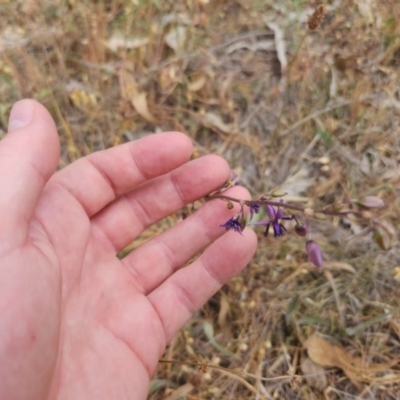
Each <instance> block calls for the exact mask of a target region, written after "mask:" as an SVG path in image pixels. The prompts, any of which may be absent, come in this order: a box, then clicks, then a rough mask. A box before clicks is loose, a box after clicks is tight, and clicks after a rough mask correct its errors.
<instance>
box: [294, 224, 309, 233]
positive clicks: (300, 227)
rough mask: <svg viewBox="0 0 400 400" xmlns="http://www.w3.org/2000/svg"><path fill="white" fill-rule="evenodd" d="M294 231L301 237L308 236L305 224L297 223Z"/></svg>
mask: <svg viewBox="0 0 400 400" xmlns="http://www.w3.org/2000/svg"><path fill="white" fill-rule="evenodd" d="M294 231H295V232H296V233H297V234H298V235H299V236H306V235H307V228H306V226H305V225H303V224H299V223H297V224H296V225H295V227H294Z"/></svg>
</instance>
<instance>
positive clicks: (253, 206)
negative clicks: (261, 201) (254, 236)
mask: <svg viewBox="0 0 400 400" xmlns="http://www.w3.org/2000/svg"><path fill="white" fill-rule="evenodd" d="M249 210H250V221H251V220H252V219H253V217H254V214H258V213H259V211H260V206H259V205H258V204H249Z"/></svg>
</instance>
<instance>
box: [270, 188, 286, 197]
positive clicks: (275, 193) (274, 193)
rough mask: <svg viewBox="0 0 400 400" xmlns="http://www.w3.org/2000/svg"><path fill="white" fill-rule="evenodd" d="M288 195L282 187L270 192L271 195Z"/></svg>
mask: <svg viewBox="0 0 400 400" xmlns="http://www.w3.org/2000/svg"><path fill="white" fill-rule="evenodd" d="M286 195H287V192H285V191H284V190H282V189H275V190H273V191H272V192H271V193H270V196H271V197H283V196H286Z"/></svg>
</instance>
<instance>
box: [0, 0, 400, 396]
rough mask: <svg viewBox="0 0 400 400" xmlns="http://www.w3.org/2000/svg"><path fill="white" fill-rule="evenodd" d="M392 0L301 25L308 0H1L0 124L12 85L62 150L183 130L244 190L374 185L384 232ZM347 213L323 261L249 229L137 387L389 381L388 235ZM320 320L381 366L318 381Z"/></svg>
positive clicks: (397, 102) (395, 117)
mask: <svg viewBox="0 0 400 400" xmlns="http://www.w3.org/2000/svg"><path fill="white" fill-rule="evenodd" d="M396 3H397V1H396V0H384V1H379V0H369V1H367V0H354V1H350V0H348V1H345V0H343V1H332V2H329V3H328V4H326V5H327V15H326V17H325V19H324V21H323V22H322V26H321V27H320V28H319V29H317V30H316V31H313V32H307V20H308V17H309V16H310V14H311V13H312V11H313V10H314V9H315V8H316V6H317V5H318V4H319V3H317V2H314V1H304V0H297V1H294V2H291V1H280V2H276V1H272V0H271V1H268V0H265V1H261V0H251V1H250V0H249V1H244V0H232V1H230V0H226V1H223V0H219V1H218V0H210V1H209V2H208V4H207V2H206V1H200V0H197V1H196V0H187V1H183V0H182V1H164V0H152V1H150V0H147V1H146V0H142V1H141V0H130V1H129V0H113V1H88V0H86V1H82V2H80V1H77V0H69V1H61V0H57V1H45V0H42V1H40V0H25V1H22V2H19V1H18V2H17V1H13V0H9V1H6V0H3V1H1V2H0V16H1V19H2V27H1V29H2V33H1V35H0V52H1V57H0V96H1V100H2V101H1V107H0V124H1V125H0V128H1V129H2V130H3V131H1V130H0V135H2V134H3V133H4V130H5V129H6V119H7V115H8V112H9V109H10V107H11V105H12V103H13V102H14V101H16V100H18V99H20V98H21V97H34V98H36V99H38V100H40V101H41V102H43V103H44V104H45V105H46V106H47V107H48V108H49V109H50V110H51V112H52V114H53V116H54V118H55V119H56V121H57V124H58V128H59V132H60V136H61V141H62V145H63V147H62V148H63V151H62V160H61V163H60V166H61V167H62V166H64V165H66V164H68V163H70V162H71V161H73V160H74V159H76V158H78V157H81V156H84V155H86V154H88V153H90V152H92V151H95V150H99V149H102V148H107V147H110V146H114V145H117V144H119V143H122V142H125V141H128V140H133V139H136V138H139V137H141V136H143V135H147V134H149V133H151V132H154V131H158V130H180V131H183V132H186V133H187V134H188V135H190V137H191V138H192V139H193V142H194V143H195V153H194V156H195V157H197V156H199V155H202V154H206V153H215V154H220V155H222V156H224V157H225V158H226V159H227V160H228V161H229V162H230V164H231V166H232V168H233V169H235V170H236V171H237V172H238V173H239V174H240V175H241V178H242V182H243V183H244V184H245V185H246V186H247V187H248V188H249V189H250V190H251V191H252V192H253V193H254V194H258V193H265V192H267V191H268V190H271V189H272V188H275V187H277V186H279V187H283V188H285V190H287V191H288V192H289V195H290V196H291V198H292V199H293V200H295V201H300V202H302V204H304V205H308V206H310V207H313V206H321V205H324V204H326V203H330V202H335V201H341V200H344V199H348V198H354V197H356V196H358V195H365V194H374V195H379V196H380V197H382V198H383V199H384V200H385V202H386V204H387V207H386V208H385V209H384V210H383V211H382V213H381V214H382V217H384V218H386V219H387V220H388V221H390V222H391V223H392V224H393V226H394V227H395V229H396V231H397V229H398V226H399V223H398V220H399V213H400V206H399V201H398V198H397V195H398V188H399V183H400V169H399V162H400V149H399V140H400V138H399V134H400V86H399V84H400V73H399V71H400V69H399V68H400V7H399V6H398V4H396ZM177 33H179V36H178V37H177ZM177 39H178V40H177ZM167 42H169V44H170V45H172V47H175V49H173V48H171V46H168V44H167ZM116 43H117V44H116ZM118 43H119V45H118ZM179 218H180V217H179V216H173V217H171V218H169V219H167V220H166V221H163V222H162V223H161V224H159V225H157V226H155V227H154V228H152V229H151V230H149V231H148V232H146V233H145V235H143V237H142V238H140V240H139V241H137V242H136V243H135V244H134V246H135V245H137V244H138V243H140V241H141V240H147V239H148V238H150V237H151V236H152V235H155V234H157V233H158V232H160V230H161V229H166V228H167V227H168V226H170V225H171V224H174V223H176V222H177V221H178V220H179ZM360 229H361V227H360V226H359V225H357V224H356V223H349V222H348V221H347V222H346V221H343V220H340V219H333V220H329V221H322V222H321V221H320V222H318V223H316V224H315V235H314V237H315V238H316V239H317V240H318V242H319V243H320V245H321V246H322V248H323V251H324V253H325V256H326V259H327V260H328V262H330V264H329V263H328V268H327V270H326V273H325V274H318V273H317V272H316V271H315V270H314V269H313V268H310V266H309V265H308V264H307V263H306V258H305V254H304V242H303V241H302V240H301V238H298V237H295V236H293V235H288V236H286V237H284V238H281V239H279V240H274V239H272V238H269V239H264V238H260V245H259V250H258V253H257V255H256V256H255V257H254V259H253V261H252V263H251V264H250V265H249V267H248V268H247V269H246V270H245V271H244V272H243V274H242V275H241V276H239V277H237V278H235V279H233V280H232V281H231V282H229V283H228V284H227V285H226V286H225V287H224V288H223V289H222V290H221V291H220V292H219V293H217V294H216V295H215V296H214V297H213V298H212V299H211V300H210V301H209V302H208V303H207V304H206V305H205V306H204V307H203V309H202V310H201V311H200V312H198V313H197V314H196V315H195V316H194V318H193V319H192V320H191V321H190V323H188V324H187V326H186V327H185V329H183V330H182V332H181V333H180V334H179V335H178V336H177V337H176V338H175V339H174V341H173V342H172V343H171V345H170V346H169V348H168V349H167V351H166V353H165V357H164V360H165V361H164V362H162V363H161V364H160V367H159V369H158V371H157V375H156V377H155V378H154V379H155V380H154V381H153V386H152V392H151V394H150V395H149V399H152V400H155V399H162V398H166V397H167V396H169V395H170V397H168V398H169V399H170V400H172V399H179V398H186V399H188V400H194V399H226V400H227V399H301V398H304V399H353V398H362V399H395V398H398V396H399V395H398V392H399V388H400V370H399V365H398V361H397V360H398V358H399V354H400V314H399V306H400V301H399V296H398V292H399V290H400V287H399V280H400V274H399V273H398V270H397V269H396V267H398V266H399V264H400V251H399V249H398V243H397V240H398V239H397V238H396V237H395V238H394V240H393V246H392V248H391V249H390V250H389V251H387V252H382V251H380V250H379V248H378V246H377V245H376V244H375V243H374V241H373V240H372V237H371V236H370V235H367V236H364V237H361V238H358V240H353V239H354V237H355V236H357V234H358V233H359V230H360ZM396 272H397V275H396ZM210 327H212V328H213V331H214V332H210ZM315 331H317V332H320V333H323V334H326V335H329V336H330V337H331V339H332V338H334V339H335V340H336V343H338V344H341V345H342V346H343V348H344V349H345V352H346V353H347V354H348V355H349V357H355V356H361V357H362V359H363V360H364V361H365V362H366V363H368V362H375V363H380V364H381V365H386V368H384V370H383V371H379V372H377V371H376V370H373V371H372V370H369V369H368V368H369V367H368V366H367V365H364V366H363V367H362V371H361V370H357V371H358V372H359V373H358V374H357V371H356V373H354V374H353V375H352V376H349V373H344V372H343V368H342V369H339V368H336V367H340V365H337V364H334V365H326V367H327V368H325V370H324V375H323V376H326V378H327V379H326V382H325V383H324V381H323V379H322V378H321V377H320V376H319V377H318V376H317V377H316V378H315V375H313V372H312V371H318V372H321V370H320V369H318V366H317V365H316V364H312V368H311V369H310V368H309V367H308V368H307V367H303V368H301V366H300V365H301V363H302V362H303V363H304V361H305V359H306V351H305V346H306V342H305V341H306V339H307V338H308V337H310V335H311V334H312V333H313V332H315ZM212 334H213V335H214V336H212ZM329 349H330V350H329ZM329 349H328V350H326V351H327V353H329V352H330V351H332V349H331V348H329ZM328 356H329V355H328V354H327V358H329V357H328ZM168 360H170V361H171V360H173V362H168ZM313 368H314V369H313ZM344 369H345V368H344ZM310 371H311V372H310ZM316 373H317V372H316ZM312 377H314V378H315V379H314V380H312V379H311V378H312Z"/></svg>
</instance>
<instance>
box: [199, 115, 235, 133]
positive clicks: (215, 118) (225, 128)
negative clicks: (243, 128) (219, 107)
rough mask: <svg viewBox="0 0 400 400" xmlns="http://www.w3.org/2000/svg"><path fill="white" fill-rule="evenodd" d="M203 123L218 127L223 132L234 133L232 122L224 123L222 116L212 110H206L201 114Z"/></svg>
mask: <svg viewBox="0 0 400 400" xmlns="http://www.w3.org/2000/svg"><path fill="white" fill-rule="evenodd" d="M203 124H204V125H206V126H210V125H211V126H212V127H214V128H217V129H219V130H220V131H221V132H224V133H236V130H235V127H234V125H233V124H226V123H225V122H224V121H223V120H222V117H221V116H220V115H218V114H215V113H213V112H207V113H205V114H204V116H203Z"/></svg>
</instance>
